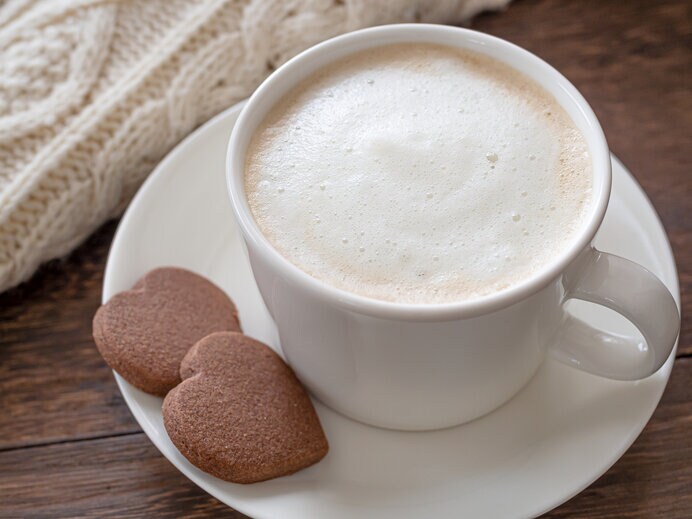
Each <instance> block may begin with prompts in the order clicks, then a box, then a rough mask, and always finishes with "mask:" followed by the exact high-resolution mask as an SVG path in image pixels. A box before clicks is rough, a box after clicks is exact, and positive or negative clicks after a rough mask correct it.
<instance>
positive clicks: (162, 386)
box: [93, 267, 240, 396]
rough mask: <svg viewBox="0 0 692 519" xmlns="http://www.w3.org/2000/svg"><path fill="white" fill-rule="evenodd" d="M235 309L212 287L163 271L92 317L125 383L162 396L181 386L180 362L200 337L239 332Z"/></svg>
mask: <svg viewBox="0 0 692 519" xmlns="http://www.w3.org/2000/svg"><path fill="white" fill-rule="evenodd" d="M239 330H240V325H239V323H238V313H237V311H236V308H235V305H234V304H233V303H232V302H231V300H230V299H229V298H228V296H227V295H226V294H225V293H224V292H223V290H221V289H220V288H219V287H217V286H216V285H214V284H213V283H212V282H211V281H209V280H207V279H205V278H203V277H202V276H199V275H197V274H195V273H193V272H190V271H188V270H184V269H180V268H174V267H163V268H158V269H155V270H152V271H151V272H149V273H147V274H146V275H145V276H143V277H142V278H141V279H140V280H139V281H137V283H136V284H135V285H134V286H133V287H132V289H131V290H127V291H125V292H121V293H119V294H116V295H115V296H113V297H112V298H111V299H110V300H109V301H108V302H107V303H106V304H105V305H103V306H101V308H99V309H98V311H97V312H96V315H95V316H94V323H93V334H94V342H96V346H97V347H98V349H99V351H100V352H101V356H102V357H103V358H104V359H105V361H106V362H107V363H108V365H109V366H110V367H111V368H113V369H114V370H115V371H117V372H118V373H119V374H120V375H121V376H122V377H123V378H124V379H125V380H127V381H128V382H130V383H131V384H132V385H134V386H136V387H138V388H139V389H141V390H143V391H146V392H147V393H151V394H153V395H159V396H164V395H165V394H166V393H168V391H170V390H171V389H173V388H174V387H175V386H176V385H177V384H178V383H179V382H180V362H181V361H182V359H183V357H184V356H185V354H186V353H187V352H188V350H189V349H190V348H191V347H192V346H193V345H194V344H195V343H196V342H197V341H198V340H200V339H201V338H202V337H205V336H206V335H209V334H210V333H212V332H218V331H239Z"/></svg>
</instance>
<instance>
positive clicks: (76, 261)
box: [0, 0, 692, 519]
mask: <svg viewBox="0 0 692 519" xmlns="http://www.w3.org/2000/svg"><path fill="white" fill-rule="evenodd" d="M473 27H474V28H476V29H478V30H481V31H486V32H489V33H492V34H496V35H498V36H501V37H503V38H506V39H508V40H510V41H513V42H516V43H518V44H519V45H521V46H523V47H525V48H527V49H529V50H531V51H533V52H535V53H536V54H538V55H539V56H541V57H543V58H544V59H546V60H547V61H548V62H550V63H552V64H553V65H555V66H556V67H557V68H558V69H559V70H561V71H562V72H563V73H564V74H565V75H566V76H567V77H568V78H569V79H570V80H572V81H573V82H574V83H575V85H576V86H577V88H579V89H580V90H581V91H582V92H583V94H584V95H585V96H586V98H587V99H588V100H589V101H590V103H591V104H592V106H593V108H594V109H595V111H596V114H597V115H598V116H599V118H600V120H601V122H602V123H603V126H604V129H605V132H606V135H607V136H608V140H609V143H610V147H611V149H612V151H613V152H614V153H615V154H616V155H618V156H619V157H620V158H621V159H622V160H623V162H624V163H625V164H626V165H627V166H628V167H629V168H630V169H631V170H632V172H633V174H634V175H635V176H636V177H637V180H638V181H639V182H640V183H641V184H642V186H643V187H644V189H645V190H646V192H647V193H648V194H649V196H650V197H651V199H652V200H653V203H654V205H655V206H656V209H657V210H658V212H659V213H660V215H661V218H662V219H663V222H664V224H665V226H666V229H667V231H668V235H669V237H670V240H671V242H672V244H673V248H674V250H675V254H676V259H677V262H678V267H679V272H680V281H681V286H682V297H683V315H684V313H686V312H689V311H692V299H691V298H692V261H691V260H692V250H691V248H690V246H691V245H692V211H691V210H690V209H691V207H690V204H691V203H692V172H690V162H689V160H690V151H691V149H690V136H692V99H691V96H692V94H691V93H690V70H691V69H692V57H691V50H690V48H691V45H690V44H691V43H692V42H691V35H692V2H689V1H688V0H667V1H661V2H657V1H655V0H652V1H648V2H644V1H632V0H630V1H627V2H623V1H621V0H612V1H602V2H595V1H594V2H586V1H576V0H575V1H561V2H557V1H550V0H544V1H540V0H520V1H517V2H516V3H515V4H513V5H512V6H511V7H510V8H509V10H508V11H507V12H505V13H502V14H488V15H483V16H481V17H479V18H478V19H477V20H475V21H474V23H473ZM115 228H116V223H115V222H112V223H108V224H106V225H105V226H103V227H102V228H101V229H100V230H99V231H98V232H97V233H96V234H95V235H94V236H93V237H92V238H91V239H89V240H88V241H87V242H86V243H85V244H84V245H83V246H81V247H80V248H79V249H77V250H76V251H75V252H74V253H73V254H71V255H70V256H69V257H68V258H67V259H65V260H64V261H59V262H54V263H52V264H50V265H47V266H45V267H43V268H42V269H41V270H40V272H39V273H38V274H37V275H36V276H34V278H33V279H32V280H31V281H29V282H28V283H26V284H24V285H23V286H20V287H18V288H16V289H14V290H12V291H10V292H8V293H5V294H3V295H1V296H0V411H1V412H0V516H2V517H6V516H8V517H66V516H69V517H76V516H89V517H94V516H98V517H106V516H109V517H110V516H119V517H140V516H141V517H181V516H185V517H210V516H214V517H236V518H238V517H242V516H241V514H239V513H237V512H233V511H232V510H230V509H228V508H226V507H225V506H224V505H223V504H221V503H219V502H218V501H216V500H215V499H214V498H212V497H210V496H208V495H207V494H205V493H204V492H203V491H201V490H199V489H198V488H197V487H196V486H195V485H193V484H192V483H191V482H189V481H188V480H187V479H186V478H185V477H183V476H182V475H181V474H180V473H179V472H178V471H177V470H176V469H175V468H173V466H172V465H171V464H170V463H169V462H168V461H167V460H166V459H165V458H163V456H161V455H160V454H159V453H158V451H157V450H156V448H155V447H154V446H153V445H152V444H151V443H150V442H149V440H148V439H147V437H146V436H145V435H144V433H142V431H141V430H140V428H139V427H138V426H137V424H136V423H135V421H134V420H133V418H132V416H131V415H130V413H129V411H128V409H127V407H126V406H125V404H124V402H123V400H122V397H121V396H120V393H119V392H118V390H117V388H116V386H115V382H114V380H113V376H112V375H111V372H110V370H109V369H108V368H107V367H106V365H105V364H104V363H103V362H102V361H101V359H100V357H99V355H98V353H97V352H96V348H95V347H94V345H93V343H92V340H91V317H92V315H93V313H94V311H95V310H96V308H97V306H98V305H99V298H100V294H101V282H102V279H103V267H104V263H105V260H106V255H107V253H108V246H109V244H110V241H111V239H112V237H113V233H114V231H115ZM691 328H692V320H690V319H686V320H684V321H683V327H682V334H681V339H680V346H679V349H678V358H677V360H676V362H675V366H674V368H673V373H672V377H671V380H670V383H669V385H668V388H667V389H666V392H665V394H664V396H663V400H662V401H661V404H660V405H659V407H658V409H657V410H656V412H655V413H654V416H653V418H652V419H651V422H650V423H649V424H648V425H647V427H646V429H645V430H644V432H643V433H642V435H641V436H640V437H639V439H638V440H637V441H636V442H635V444H634V445H633V446H632V448H630V450H629V451H628V452H627V453H626V454H625V455H624V456H623V457H622V459H621V460H620V461H618V462H617V463H616V464H615V466H614V467H613V468H611V469H610V470H609V471H608V472H607V473H606V474H605V475H604V476H603V477H601V478H600V479H599V480H598V481H597V482H596V483H594V484H593V485H592V486H591V487H590V488H588V489H587V490H585V491H584V492H582V493H581V494H580V495H578V496H577V497H575V498H574V499H572V500H570V501H569V502H567V503H566V504H564V505H562V506H561V507H559V508H558V509H556V510H554V511H552V512H551V513H549V514H548V515H547V517H580V518H584V517H591V518H595V517H638V518H642V517H661V518H666V519H671V518H674V517H679V518H682V517H687V518H689V517H692V358H691V357H692V329H691Z"/></svg>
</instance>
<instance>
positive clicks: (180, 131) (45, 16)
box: [0, 0, 508, 291]
mask: <svg viewBox="0 0 692 519" xmlns="http://www.w3.org/2000/svg"><path fill="white" fill-rule="evenodd" d="M507 2H508V0H439V1H436V2H423V1H414V0H378V1H368V0H285V1H277V0H235V1H229V0H130V1H125V0H120V1H116V0H110V1H106V0H100V1H99V0H44V1H36V0H6V1H5V2H4V3H2V2H0V291H2V290H4V289H6V288H8V287H11V286H13V285H16V284H17V283H19V282H21V281H23V280H25V279H27V278H28V277H29V276H30V275H31V274H32V273H33V272H34V271H35V269H36V268H37V267H38V265H39V264H40V263H41V262H43V261H46V260H48V259H51V258H56V257H60V256H62V255H64V254H66V253H68V252H69V251H71V250H72V249H73V248H74V247H75V246H76V245H78V244H79V243H80V242H81V241H82V240H84V238H86V237H87V236H88V235H89V234H90V233H91V232H92V231H93V230H94V229H95V228H96V227H97V226H99V225H100V224H101V223H102V222H103V221H104V220H106V219H108V218H110V217H114V216H117V215H118V214H119V213H120V212H121V211H122V210H123V208H124V206H125V205H126V204H127V202H128V201H129V200H130V198H131V197H132V195H133V194H134V192H135V190H136V189H137V187H138V186H139V185H140V183H141V182H142V180H144V178H145V177H146V176H147V174H148V173H149V172H150V171H151V170H152V168H153V167H154V166H155V165H156V163H157V162H158V161H159V160H161V158H162V157H163V156H164V155H165V154H166V152H167V151H168V150H170V149H171V147H173V146H174V145H175V144H176V143H177V142H179V141H180V140H181V139H182V138H183V137H184V136H185V135H186V134H188V133H189V132H190V131H191V130H193V129H194V128H195V127H196V126H198V125H199V124H200V123H202V122H204V121H205V120H207V119H208V118H210V117H211V116H213V115H214V114H216V113H218V112H220V111H221V110H223V109H224V108H227V107H228V106H230V105H232V104H233V103H235V102H237V101H239V100H241V99H243V98H245V97H247V96H248V95H249V94H250V92H252V90H253V89H254V88H255V87H256V86H257V85H258V84H259V83H260V82H261V81H262V79H264V78H265V77H266V76H267V75H268V74H269V73H270V72H271V71H272V70H273V69H274V68H276V67H277V66H279V65H280V64H282V63H283V62H284V61H286V60H287V59H289V58H290V57H292V56H293V55H295V54H296V53H298V52H300V51H301V50H303V49H305V48H307V47H309V46H310V45H312V44H314V43H316V42H318V41H320V40H324V39H326V38H329V37H331V36H335V35H337V34H340V33H343V32H347V31H350V30H354V29H358V28H361V27H367V26H372V25H378V24H384V23H392V22H403V21H422V22H435V23H459V22H462V21H464V20H467V19H468V18H469V17H471V16H472V15H474V14H475V13H477V12H479V11H480V10H482V9H497V8H500V7H503V6H504V5H505V4H506V3H507ZM219 160H223V158H222V157H219ZM195 174H196V172H195V171H190V175H195Z"/></svg>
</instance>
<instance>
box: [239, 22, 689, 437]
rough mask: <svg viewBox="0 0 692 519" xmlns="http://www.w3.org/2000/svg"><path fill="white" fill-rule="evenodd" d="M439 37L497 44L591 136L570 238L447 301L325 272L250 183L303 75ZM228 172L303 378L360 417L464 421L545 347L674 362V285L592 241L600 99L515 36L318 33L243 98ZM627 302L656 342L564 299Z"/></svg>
mask: <svg viewBox="0 0 692 519" xmlns="http://www.w3.org/2000/svg"><path fill="white" fill-rule="evenodd" d="M403 42H427V43H437V44H443V45H449V46H452V47H459V48H463V49H470V50H472V51H475V52H479V53H482V54H486V55H488V56H491V57H493V58H495V59H498V60H500V61H503V62H505V63H507V64H508V65H510V66H512V67H514V68H516V69H518V70H520V71H521V72H523V73H524V74H525V75H527V76H529V77H530V78H532V79H533V80H534V81H536V82H537V83H539V84H540V85H542V86H543V88H545V89H546V90H547V91H549V92H550V93H551V94H552V95H553V96H554V97H555V99H556V100H557V101H558V102H559V103H560V104H561V105H562V106H563V108H564V109H565V110H566V111H567V113H568V114H569V115H570V117H571V118H572V119H573V120H574V122H575V123H576V125H577V127H578V128H579V130H580V131H581V132H582V133H583V134H584V137H585V138H586V140H587V143H588V146H589V151H590V154H591V157H592V161H593V200H592V205H591V209H590V214H589V216H588V218H587V220H586V223H585V225H584V226H583V228H582V229H581V231H580V232H579V233H578V235H577V237H576V238H575V239H574V241H573V243H572V244H571V246H570V247H569V248H568V250H566V251H564V252H563V253H562V254H560V255H557V256H555V259H554V261H553V262H552V263H551V264H550V265H548V266H547V267H546V268H545V269H543V271H541V272H540V273H538V274H536V275H534V276H532V277H530V278H527V279H525V280H524V281H523V282H521V283H519V284H518V285H515V286H513V287H511V288H508V289H506V290H503V291H501V292H497V293H494V294H491V295H488V296H484V297H481V298H478V299H473V300H466V301H460V302H457V303H449V304H428V305H424V304H399V303H392V302H386V301H379V300H374V299H370V298H366V297H363V296H360V295H357V294H353V293H349V292H345V291H343V290H340V289H337V288H334V287H332V286H330V285H327V284H325V283H323V282H321V281H319V280H317V279H315V278H313V277H311V276H310V275H308V274H306V273H305V272H303V271H302V270H300V269H299V268H298V267H296V266H295V265H293V264H292V263H290V262H289V261H288V260H286V259H285V258H284V257H283V256H281V254H279V253H278V252H277V251H276V250H275V249H274V248H273V247H272V245H271V244H270V242H269V241H268V240H267V238H265V237H264V236H263V235H262V233H261V231H260V230H259V228H258V226H257V224H256V223H255V221H254V219H253V216H252V213H251V211H250V208H249V206H248V203H247V200H246V197H245V189H244V171H243V170H244V163H245V154H246V150H247V147H248V144H249V141H250V139H251V137H252V135H253V132H254V131H255V129H256V128H257V126H258V125H259V123H260V122H261V121H262V119H263V118H264V116H265V115H266V114H267V113H268V111H269V110H270V109H271V108H272V107H273V106H274V105H275V104H276V102H277V101H278V100H279V99H281V98H282V96H284V95H285V94H286V93H287V92H288V91H289V90H290V89H291V88H292V87H293V86H295V85H296V84H297V83H298V82H299V81H301V80H302V79H304V78H305V77H306V76H308V75H310V74H311V73H313V72H315V71H316V70H317V69H319V68H321V67H323V66H325V65H327V64H329V63H332V62H333V61H334V60H337V59H339V58H341V57H343V56H346V55H348V54H351V53H354V52H357V51H361V50H364V49H367V48H372V47H376V46H380V45H386V44H393V43H403ZM226 174H227V183H228V189H229V192H230V197H231V202H232V205H233V210H234V213H235V216H236V218H237V221H238V224H239V226H240V229H241V232H242V235H243V238H244V241H245V244H246V246H247V250H248V254H249V258H250V264H251V266H252V271H253V273H254V276H255V280H256V281H257V285H258V286H259V290H260V292H261V294H262V297H263V298H264V302H265V303H266V305H267V308H268V309H269V311H270V313H271V315H272V316H273V318H274V320H275V322H276V325H277V328H278V331H279V337H280V341H281V348H282V350H283V353H284V355H285V357H286V359H287V360H288V362H289V363H290V365H291V366H292V367H293V369H294V370H295V372H296V373H297V375H298V377H299V378H300V380H301V381H302V382H303V383H304V384H305V385H306V386H307V387H308V389H309V390H310V391H311V392H312V393H313V394H314V395H315V396H316V397H317V398H318V399H319V400H321V401H322V402H323V403H325V404H326V405H328V406H329V407H331V408H333V409H335V410H336V411H339V412H341V413H343V414H345V415H347V416H349V417H351V418H354V419H356V420H359V421H361V422H365V423H368V424H372V425H377V426H381V427H387V428H393V429H405V430H424V429H436V428H442V427H448V426H452V425H457V424H461V423H464V422H466V421H469V420H472V419H474V418H477V417H479V416H481V415H483V414H485V413H488V412H490V411H492V410H493V409H495V408H497V407H498V406H500V405H501V404H503V403H504V402H506V401H507V400H509V399H510V398H511V397H512V396H513V395H515V394H516V393H517V392H518V391H519V390H520V389H521V388H522V387H523V386H524V385H525V384H526V383H527V382H528V381H529V380H530V379H531V377H532V376H533V375H534V373H535V372H536V370H537V369H538V367H539V366H540V365H541V363H542V362H543V360H544V359H545V358H546V356H547V355H552V356H553V357H556V358H557V359H559V360H561V361H563V362H565V363H567V364H569V365H571V366H574V367H575V368H576V369H582V370H585V371H588V372H591V373H595V374H597V375H601V376H605V377H610V378H614V379H621V380H634V379H640V378H643V377H646V376H649V375H651V374H653V373H654V372H655V371H656V370H658V369H659V368H660V367H661V365H662V364H663V363H664V362H665V361H666V359H667V358H668V355H669V354H670V352H671V350H672V348H673V346H674V344H675V340H676V337H677V334H678V330H679V326H680V318H679V314H678V310H677V307H676V304H675V301H674V300H673V297H672V296H671V295H670V293H669V292H668V290H667V289H666V288H665V287H664V286H663V284H662V283H661V282H660V281H659V280H658V279H657V278H656V277H655V276H654V275H653V274H651V273H650V272H648V271H647V270H646V269H645V268H643V267H641V266H639V265H637V264H635V263H632V262H630V261H628V260H626V259H623V258H620V257H617V256H613V255H611V254H607V253H604V252H599V251H597V250H596V249H594V248H593V247H592V245H591V242H592V240H593V239H594V236H595V235H596V232H597V231H598V228H599V226H600V225H601V222H602V221H603V216H604V214H605V211H606V207H607V205H608V199H609V196H610V187H611V172H610V154H609V151H608V145H607V143H606V140H605V137H604V135H603V131H602V130H601V127H600V125H599V123H598V120H597V119H596V116H595V115H594V113H593V111H592V110H591V108H590V107H589V105H588V104H587V103H586V101H585V100H584V98H583V97H582V96H581V95H580V94H579V92H578V91H577V90H576V89H575V88H574V86H572V84H570V83H569V82H568V81H567V80H566V79H565V78H564V77H563V76H562V75H561V74H560V73H558V72H557V71H556V70H555V69H553V68H552V67H551V66H550V65H548V64H547V63H545V62H544V61H542V60H541V59H539V58H538V57H536V56H534V55H533V54H531V53H529V52H528V51H526V50H523V49H521V48H520V47H517V46H516V45H513V44H511V43H508V42H506V41H504V40H501V39H498V38H495V37H492V36H489V35H486V34H482V33H478V32H475V31H471V30H466V29H459V28H455V27H448V26H442V25H422V24H403V25H388V26H382V27H374V28H370V29H364V30H361V31H356V32H352V33H349V34H345V35H343V36H339V37H337V38H334V39H331V40H328V41H326V42H323V43H321V44H319V45H316V46H314V47H312V48H310V49H308V50H306V51H305V52H303V53H301V54H300V55H298V56H297V57H295V58H293V59H292V60H290V61H289V62H288V63H286V64H285V65H283V66H282V67H280V68H279V69H278V70H276V71H275V72H274V73H273V74H272V75H271V76H270V77H269V78H268V79H267V80H266V81H265V82H264V83H262V85H261V86H260V87H259V88H258V89H257V91H256V92H255V93H254V94H253V95H252V97H251V98H250V100H249V101H248V103H247V104H246V105H245V108H244V109H243V111H242V113H241V114H240V117H239V118H238V121H237V122H236V125H235V128H234V129H233V133H232V135H231V139H230V142H229V146H228V155H227V164H226ZM571 298H576V299H582V300H586V301H590V302H593V303H597V304H600V305H603V306H606V307H608V308H611V309H613V310H615V311H616V312H619V313H620V314H622V315H623V316H625V317H626V318H627V319H629V320H630V321H631V322H632V323H634V324H635V325H636V326H637V328H638V329H639V330H640V331H641V333H642V336H643V337H644V338H645V341H641V340H639V339H637V338H635V337H626V336H622V335H618V334H614V333H607V332H604V331H601V330H597V329H595V328H592V327H591V326H589V325H588V324H586V323H585V322H583V321H580V320H578V319H576V318H575V317H572V316H571V315H570V314H569V313H568V312H566V311H565V309H564V303H565V302H566V301H567V300H569V299H571Z"/></svg>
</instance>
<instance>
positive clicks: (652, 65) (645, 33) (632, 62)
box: [471, 0, 692, 354]
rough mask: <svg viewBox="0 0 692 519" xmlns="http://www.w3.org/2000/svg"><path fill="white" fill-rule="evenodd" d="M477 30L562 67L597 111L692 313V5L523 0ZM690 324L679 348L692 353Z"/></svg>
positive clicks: (677, 0) (671, 0)
mask: <svg viewBox="0 0 692 519" xmlns="http://www.w3.org/2000/svg"><path fill="white" fill-rule="evenodd" d="M471 27H472V28H473V29H477V30H480V31H483V32H488V33H490V34H494V35H496V36H499V37H501V38H505V39H507V40H509V41H512V42H514V43H516V44H518V45H520V46H522V47H524V48H526V49H528V50H530V51H531V52H534V53H535V54H537V55H538V56H540V57H541V58H543V59H545V60H546V61H548V62H549V63H550V64H551V65H553V66H554V67H556V68H557V69H558V70H560V71H561V72H562V73H563V74H564V75H565V76H566V77H567V78H568V79H569V80H570V81H572V83H574V85H575V86H576V87H577V88H578V89H579V90H580V91H581V92H582V94H584V97H585V98H586V99H587V100H588V101H589V104H590V105H591V106H592V107H593V109H594V111H595V112H596V115H597V116H598V118H599V120H600V121H601V124H602V126H603V129H604V131H605V133H606V136H607V138H608V143H609V145H610V149H611V150H612V151H613V153H615V154H616V155H617V156H618V157H619V158H620V159H621V160H622V161H623V162H624V163H625V165H627V167H628V168H629V169H630V170H631V171H632V173H633V174H634V176H635V177H636V178H637V180H638V181H639V182H640V183H641V184H642V186H643V187H644V189H645V190H646V192H647V194H648V195H649V197H650V198H651V200H652V202H653V203H654V206H655V207H656V209H657V211H658V212H659V214H660V215H661V219H662V220H663V223H664V225H665V226H666V229H667V231H668V233H669V235H670V237H671V242H672V244H673V247H674V252H675V255H676V260H677V262H678V268H679V272H680V278H681V282H682V285H683V286H682V288H683V290H682V293H683V314H689V313H690V312H691V311H692V295H691V294H692V284H691V280H690V276H692V271H691V269H692V246H691V245H692V240H691V239H690V237H691V236H692V173H691V172H690V153H691V152H692V146H691V145H690V140H689V136H690V135H692V95H690V87H691V86H692V82H691V81H690V71H691V70H692V51H691V50H690V49H692V2H689V1H688V0H666V1H655V0H648V1H646V0H632V1H627V2H621V1H619V0H603V1H600V0H599V1H582V0H563V1H559V2H558V1H550V0H519V1H517V2H515V3H513V4H511V5H510V7H509V8H508V9H507V11H506V12H504V13H499V14H496V13H492V14H487V15H483V16H481V17H479V18H477V19H476V20H474V21H473V23H472V25H471ZM691 335H692V321H691V320H689V319H688V320H686V321H685V322H683V333H682V339H683V340H682V341H681V343H680V348H679V349H680V352H681V353H685V354H692V342H691V341H690V336H691Z"/></svg>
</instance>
